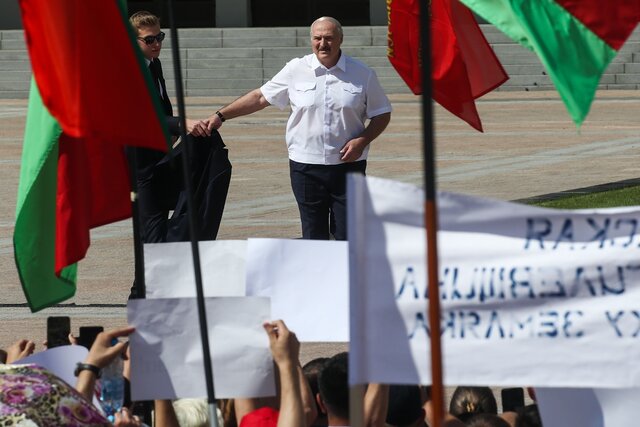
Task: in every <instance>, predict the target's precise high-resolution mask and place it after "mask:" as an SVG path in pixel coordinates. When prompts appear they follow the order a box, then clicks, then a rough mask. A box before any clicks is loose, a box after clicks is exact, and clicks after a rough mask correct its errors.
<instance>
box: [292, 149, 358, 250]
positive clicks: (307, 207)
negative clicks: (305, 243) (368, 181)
mask: <svg viewBox="0 0 640 427" xmlns="http://www.w3.org/2000/svg"><path fill="white" fill-rule="evenodd" d="M366 167H367V161H366V160H361V161H359V162H351V163H341V164H339V165H313V164H307V163H298V162H294V161H293V160H289V173H290V176H291V188H292V190H293V194H294V196H295V197H296V202H298V209H299V210H300V221H301V222H302V238H303V239H314V240H328V239H329V238H330V235H333V238H334V239H336V240H347V204H346V202H347V188H346V187H347V185H346V181H347V173H349V172H356V173H362V174H364V173H365V169H366Z"/></svg>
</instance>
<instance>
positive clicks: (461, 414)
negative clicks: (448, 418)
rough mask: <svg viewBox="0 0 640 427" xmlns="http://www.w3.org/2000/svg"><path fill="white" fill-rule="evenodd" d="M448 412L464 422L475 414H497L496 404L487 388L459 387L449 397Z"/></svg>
mask: <svg viewBox="0 0 640 427" xmlns="http://www.w3.org/2000/svg"><path fill="white" fill-rule="evenodd" d="M449 412H450V413H451V415H453V416H455V417H457V418H459V419H461V420H462V421H466V420H468V419H470V418H471V417H472V416H474V415H476V414H494V415H495V414H497V413H498V404H497V403H496V398H495V396H494V395H493V392H492V391H491V389H490V388H489V387H469V386H460V387H458V388H456V389H455V391H454V392H453V396H451V403H450V404H449Z"/></svg>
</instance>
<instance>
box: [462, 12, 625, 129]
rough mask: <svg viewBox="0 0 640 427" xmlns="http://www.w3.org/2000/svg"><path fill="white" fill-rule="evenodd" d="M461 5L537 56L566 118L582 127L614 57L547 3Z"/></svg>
mask: <svg viewBox="0 0 640 427" xmlns="http://www.w3.org/2000/svg"><path fill="white" fill-rule="evenodd" d="M461 1H462V3H464V4H465V5H467V6H468V7H469V8H470V9H471V10H473V11H474V12H475V13H477V14H478V15H480V16H481V17H482V18H484V19H486V20H487V21H488V22H490V23H492V24H493V25H495V26H496V27H497V28H498V29H499V30H501V31H502V32H504V33H505V34H506V35H508V36H509V37H510V38H512V39H513V40H514V41H516V42H518V43H520V44H522V45H523V46H526V47H527V48H529V49H531V50H532V51H534V52H535V53H536V54H537V55H538V57H539V58H540V61H541V62H542V64H543V65H544V66H545V68H546V69H547V72H548V74H549V77H550V78H551V80H552V81H553V83H554V85H555V86H556V88H557V89H558V92H559V93H560V97H561V98H562V100H563V101H564V103H565V106H566V107H567V110H568V111H569V114H570V115H571V118H572V119H573V121H574V122H575V123H576V124H577V125H578V126H579V125H580V124H582V122H583V121H584V119H585V117H586V116H587V114H588V113H589V108H590V107H591V102H592V101H593V98H594V96H595V91H596V89H597V88H598V84H599V82H600V78H601V76H602V73H603V72H604V70H605V69H606V68H607V66H608V65H609V63H610V62H611V60H612V59H613V58H614V57H615V55H616V53H617V52H616V51H615V50H614V49H612V48H611V47H610V46H609V45H607V44H606V43H605V42H604V41H603V40H602V39H601V38H599V37H598V36H597V35H596V34H595V33H593V32H592V31H591V30H589V29H588V28H587V27H585V25H584V24H582V22H580V21H579V20H578V19H577V18H576V17H575V16H573V15H572V14H571V13H569V12H568V11H567V10H566V9H564V8H563V7H562V6H560V5H559V4H558V3H556V2H555V1H553V0H536V1H530V0H461Z"/></svg>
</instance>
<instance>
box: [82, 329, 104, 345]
mask: <svg viewBox="0 0 640 427" xmlns="http://www.w3.org/2000/svg"><path fill="white" fill-rule="evenodd" d="M102 331H104V328H103V327H102V326H81V327H80V335H79V336H78V344H79V345H81V346H83V347H86V348H87V349H90V348H91V346H92V345H93V342H94V341H95V340H96V337H97V336H98V334H99V333H100V332H102Z"/></svg>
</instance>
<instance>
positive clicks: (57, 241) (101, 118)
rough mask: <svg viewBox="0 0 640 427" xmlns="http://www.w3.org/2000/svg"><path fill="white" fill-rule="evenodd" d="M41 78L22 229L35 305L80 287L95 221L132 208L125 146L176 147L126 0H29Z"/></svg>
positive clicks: (18, 255) (25, 169)
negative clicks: (78, 282) (78, 272)
mask: <svg viewBox="0 0 640 427" xmlns="http://www.w3.org/2000/svg"><path fill="white" fill-rule="evenodd" d="M20 6H21V9H22V21H23V25H24V30H25V38H26V41H27V47H28V49H29V56H30V59H31V66H32V69H33V75H34V81H35V82H34V83H32V87H31V94H30V98H29V110H28V113H27V124H26V130H25V138H24V148H23V153H22V167H21V170H20V184H19V188H18V202H17V210H16V226H15V231H14V237H13V242H14V254H15V260H16V265H17V268H18V274H19V276H20V280H21V282H22V287H23V290H24V293H25V296H26V298H27V302H28V303H29V306H30V307H31V310H32V311H37V310H41V309H43V308H46V307H49V306H51V305H53V304H56V303H58V302H60V301H63V300H65V299H68V298H70V297H72V296H73V295H74V294H75V289H76V286H75V279H76V263H77V262H78V261H79V260H81V259H82V258H84V256H85V255H86V252H87V249H88V248H89V241H90V239H89V230H90V229H91V228H93V227H97V226H100V225H104V224H107V223H110V222H114V221H118V220H121V219H124V218H127V217H129V216H130V215H131V198H130V191H131V190H130V185H129V175H128V169H127V163H126V158H125V153H124V147H125V146H127V145H129V146H143V147H148V148H155V149H159V150H166V149H167V141H168V139H167V132H166V124H165V120H164V115H163V114H162V109H161V107H160V104H159V102H158V99H157V93H156V91H155V90H154V89H153V86H152V83H151V80H150V76H149V75H148V72H146V71H143V70H144V69H146V67H144V66H143V64H144V60H143V58H142V56H141V54H140V52H139V50H138V48H137V45H136V44H135V43H134V40H135V39H134V36H133V34H132V30H131V29H130V28H129V24H128V20H127V17H126V11H125V10H124V8H123V6H122V4H121V3H120V2H119V1H117V0H105V1H99V2H90V1H84V0H75V1H66V0H20Z"/></svg>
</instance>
